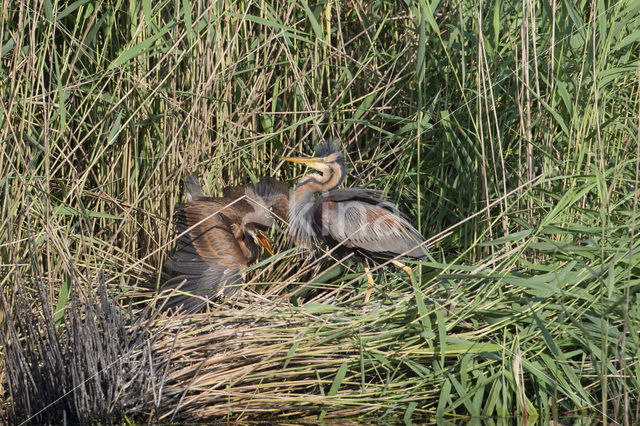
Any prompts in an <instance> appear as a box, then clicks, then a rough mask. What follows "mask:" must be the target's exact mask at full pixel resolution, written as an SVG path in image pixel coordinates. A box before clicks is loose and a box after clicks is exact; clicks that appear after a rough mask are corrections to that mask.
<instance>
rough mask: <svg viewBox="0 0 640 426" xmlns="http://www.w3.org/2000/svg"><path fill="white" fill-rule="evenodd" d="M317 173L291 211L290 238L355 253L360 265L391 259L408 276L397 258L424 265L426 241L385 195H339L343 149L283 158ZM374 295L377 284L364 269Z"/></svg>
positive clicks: (325, 146)
mask: <svg viewBox="0 0 640 426" xmlns="http://www.w3.org/2000/svg"><path fill="white" fill-rule="evenodd" d="M283 160H285V161H293V162H296V163H302V164H305V165H307V166H308V167H311V168H312V169H315V170H318V171H319V172H320V174H309V175H306V176H305V177H303V178H302V180H300V182H299V183H298V185H296V187H295V190H294V192H293V199H292V200H291V202H290V208H289V235H290V236H291V237H292V239H293V241H294V243H295V244H296V245H297V246H300V247H308V248H311V247H313V246H315V245H316V244H317V243H318V242H319V241H320V240H321V241H323V242H324V243H326V244H327V245H328V246H329V247H330V248H334V247H335V248H336V253H337V254H338V255H339V256H344V255H346V254H349V253H353V254H354V255H355V256H354V257H355V259H356V260H360V261H362V260H363V259H364V258H372V259H374V260H385V259H392V263H393V264H394V265H396V266H398V267H400V268H402V269H403V270H405V271H406V272H407V273H408V274H409V278H410V279H411V282H412V283H413V276H412V273H411V269H410V268H409V267H407V266H406V265H404V264H402V263H400V262H398V261H397V260H396V259H397V258H408V259H425V258H426V252H427V251H426V248H424V244H423V243H424V242H425V238H424V237H423V236H422V235H421V234H420V232H418V231H417V230H416V229H415V228H414V227H413V226H412V225H411V224H410V223H409V221H407V219H405V218H404V217H403V216H402V215H401V214H400V213H399V211H398V208H397V206H396V205H395V204H393V203H391V202H388V201H383V200H382V199H381V196H382V191H378V190H372V189H361V188H343V189H335V188H336V187H337V186H338V185H340V184H341V183H342V182H343V181H344V178H345V175H346V168H345V164H344V155H343V153H342V149H341V148H340V147H339V146H338V145H337V144H335V143H333V142H331V141H324V142H322V143H320V144H319V145H318V146H317V147H316V152H315V156H314V157H311V158H283ZM365 272H366V274H367V280H368V282H369V289H368V291H367V294H366V296H365V302H367V301H368V299H369V296H370V292H371V288H372V286H373V284H374V282H373V278H372V277H371V274H370V273H369V270H368V268H365Z"/></svg>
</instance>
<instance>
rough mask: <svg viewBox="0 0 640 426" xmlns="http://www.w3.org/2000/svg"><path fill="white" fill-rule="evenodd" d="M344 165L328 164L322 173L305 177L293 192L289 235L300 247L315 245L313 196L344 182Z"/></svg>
mask: <svg viewBox="0 0 640 426" xmlns="http://www.w3.org/2000/svg"><path fill="white" fill-rule="evenodd" d="M344 175H345V173H344V164H342V165H341V164H339V163H330V164H328V168H327V169H326V170H325V171H324V172H323V173H322V175H319V174H312V175H308V176H305V177H304V178H303V179H302V181H301V182H300V183H298V185H296V188H295V190H294V192H293V197H291V201H290V208H289V234H290V235H291V237H292V238H293V240H294V241H295V243H296V244H297V245H298V246H300V247H307V248H311V247H313V246H314V245H315V244H316V242H317V241H316V240H317V237H316V234H315V232H314V229H313V211H312V209H313V205H314V201H315V197H314V196H315V194H316V193H318V192H322V191H330V190H332V189H333V188H335V187H336V186H338V185H340V184H341V183H342V181H343V180H344Z"/></svg>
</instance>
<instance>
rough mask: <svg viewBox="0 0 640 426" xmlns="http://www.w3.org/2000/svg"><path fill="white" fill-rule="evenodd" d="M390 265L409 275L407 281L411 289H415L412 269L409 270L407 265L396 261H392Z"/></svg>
mask: <svg viewBox="0 0 640 426" xmlns="http://www.w3.org/2000/svg"><path fill="white" fill-rule="evenodd" d="M391 263H392V264H393V265H395V266H396V267H398V268H400V269H402V270H403V271H405V272H406V273H407V275H409V281H411V288H415V282H414V280H413V269H411V268H409V267H408V266H407V265H405V264H404V263H402V262H400V261H398V260H392V261H391Z"/></svg>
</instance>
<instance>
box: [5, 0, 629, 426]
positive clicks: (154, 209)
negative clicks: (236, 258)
mask: <svg viewBox="0 0 640 426" xmlns="http://www.w3.org/2000/svg"><path fill="white" fill-rule="evenodd" d="M1 13H2V18H3V19H2V22H1V23H0V35H1V37H2V39H1V51H0V55H1V56H0V80H1V81H2V83H1V84H0V99H1V100H2V102H1V103H0V104H1V110H0V141H1V142H0V151H1V158H2V160H1V161H0V186H1V189H2V197H1V199H2V202H1V203H0V204H1V206H0V207H1V211H0V256H1V257H2V265H1V266H0V271H1V272H0V280H1V285H2V289H3V291H4V293H5V295H7V297H8V298H9V299H10V298H11V297H12V295H13V294H14V292H15V289H16V286H24V287H25V288H29V289H33V291H35V289H36V288H37V287H38V286H39V285H43V286H45V288H46V291H47V293H48V298H49V303H50V305H51V306H52V307H55V311H56V312H57V314H56V319H57V320H60V319H61V318H62V316H63V314H64V308H65V306H66V304H67V299H68V294H69V284H68V283H69V278H70V277H73V279H74V280H76V281H77V282H79V283H81V284H82V286H84V288H92V286H95V282H96V279H97V277H98V276H99V274H103V275H104V276H105V278H106V280H107V283H108V285H109V290H110V292H111V293H112V294H113V295H114V296H115V297H116V298H117V299H118V300H119V301H120V302H121V303H122V304H123V305H126V304H127V303H130V302H131V303H134V310H139V309H141V308H143V307H144V306H145V305H146V304H148V303H149V300H150V299H151V298H152V297H153V296H154V294H155V290H156V289H157V287H158V286H159V285H160V284H161V282H162V279H161V276H160V272H159V267H160V266H161V264H162V262H163V258H164V256H165V253H166V251H167V250H168V249H170V248H171V247H172V244H173V234H172V228H171V226H170V223H169V221H168V219H167V218H170V217H171V215H172V209H173V205H174V204H175V203H176V202H178V201H179V200H180V195H181V182H182V179H183V177H184V175H185V173H186V172H187V171H188V170H192V171H196V172H197V173H198V175H199V176H200V177H201V179H202V180H203V182H204V186H205V190H206V192H208V193H212V194H216V193H219V190H220V189H221V188H222V187H224V186H226V185H229V184H236V183H243V182H248V181H255V180H256V179H257V178H259V177H260V176H275V177H278V178H281V179H284V180H286V181H288V182H289V183H291V184H293V183H294V182H295V180H296V178H297V176H299V175H300V174H301V173H302V172H303V170H301V169H296V168H294V167H290V166H283V163H282V162H281V161H280V160H279V158H280V157H282V156H286V155H292V154H293V155H299V154H301V153H310V152H311V151H312V149H313V145H314V144H315V143H316V142H317V141H319V140H321V139H322V138H335V139H338V140H340V141H341V143H342V144H343V146H344V148H345V150H346V154H347V162H348V166H349V169H350V170H349V173H350V175H349V177H348V179H347V181H346V185H348V186H361V187H371V188H382V189H384V190H385V191H387V192H388V193H389V197H390V198H391V199H392V200H393V201H395V202H397V203H398V204H399V205H400V207H401V209H402V210H403V211H405V212H406V213H408V214H409V216H411V217H412V218H413V222H414V224H415V225H416V226H417V228H418V229H420V230H421V231H422V233H423V234H424V235H426V236H428V237H429V238H430V244H429V247H430V250H431V256H432V257H431V259H430V261H429V262H426V263H425V264H424V265H422V266H420V267H419V268H416V272H415V276H416V285H415V286H414V287H412V286H411V284H410V283H409V282H408V279H407V276H406V274H404V272H403V271H401V270H395V269H393V268H387V267H384V268H378V269H377V270H376V271H375V277H376V281H377V286H376V288H375V289H374V290H373V297H372V302H370V303H368V304H364V303H363V295H364V292H365V291H366V280H364V278H363V272H362V271H363V270H362V267H361V266H357V265H352V264H346V265H345V266H344V267H343V269H342V270H340V271H339V272H337V273H336V272H335V270H334V273H333V274H329V275H327V274H325V273H326V272H327V271H328V270H329V269H330V268H331V267H332V265H333V264H335V261H331V260H328V259H327V258H328V257H330V256H325V257H324V258H322V257H321V256H316V257H315V258H310V257H309V256H308V254H302V255H301V254H298V253H296V252H294V251H290V250H289V251H287V250H288V246H287V242H286V238H285V237H284V235H283V236H282V237H278V240H279V241H280V251H281V252H282V253H284V254H281V255H280V256H279V257H276V258H275V259H271V260H270V261H267V262H265V265H264V268H263V271H262V272H261V273H259V274H257V275H256V276H255V277H254V278H253V281H254V282H255V283H256V284H255V285H254V286H252V287H250V288H251V291H250V292H245V294H244V295H243V296H241V298H240V300H239V301H236V302H222V303H221V304H220V305H219V306H218V308H217V309H218V312H224V313H225V314H229V315H232V316H235V318H238V317H242V318H249V317H251V318H253V317H254V316H255V317H256V318H267V319H268V320H269V321H273V322H270V323H269V324H267V325H265V326H264V328H260V327H258V328H257V329H256V330H254V332H255V333H258V335H259V334H260V333H263V338H262V339H256V340H255V341H252V342H251V344H252V345H257V346H258V347H259V346H260V345H261V344H264V345H266V343H264V342H268V341H269V339H270V338H274V336H273V334H272V333H274V331H273V330H274V327H275V328H277V329H279V331H278V332H277V334H278V337H277V341H278V342H279V343H278V345H277V348H278V349H277V350H279V351H281V352H282V353H281V354H280V355H281V356H282V358H281V361H282V362H278V363H266V361H265V359H261V358H259V357H258V361H256V365H258V366H263V367H264V369H263V370H261V371H263V372H262V373H261V374H264V375H263V376H259V375H258V373H256V375H255V376H252V375H251V374H249V375H245V376H242V377H241V378H239V379H229V378H228V377H225V376H220V377H222V378H223V379H221V380H224V381H225V382H224V386H225V387H227V388H228V389H231V390H234V391H235V392H237V394H238V395H240V396H238V397H237V398H235V397H234V398H230V399H227V400H225V401H222V402H220V401H217V402H216V404H218V405H216V406H215V407H213V408H212V407H209V408H208V409H204V408H203V406H202V405H198V404H196V403H192V405H189V404H187V403H186V402H184V404H185V407H184V408H183V411H184V412H187V411H189V410H191V411H190V413H191V414H192V415H193V416H195V417H203V416H204V417H207V416H221V415H225V414H226V415H228V416H230V417H231V418H238V416H240V417H242V415H256V416H258V415H283V416H285V415H289V416H293V415H295V416H311V418H318V416H319V417H321V418H324V417H326V416H329V417H330V416H332V415H335V416H343V415H352V416H360V415H366V414H369V415H371V414H375V415H376V416H378V417H379V418H382V419H387V418H388V419H392V418H397V417H398V416H400V417H404V418H405V419H406V420H408V419H411V418H414V419H420V418H422V419H423V418H434V417H436V416H438V417H440V416H445V417H447V418H455V417H456V416H475V417H480V416H485V417H491V418H496V417H509V416H515V415H525V413H526V415H528V416H534V417H535V416H543V417H545V418H550V417H553V418H555V419H558V418H559V417H562V416H566V415H573V414H576V413H580V414H588V415H590V416H597V417H598V418H599V419H602V420H608V421H614V422H621V421H623V420H624V419H627V420H628V419H632V420H633V419H635V421H637V420H638V418H639V415H638V404H637V400H638V399H639V398H640V395H639V393H640V391H639V389H640V383H639V380H640V367H639V364H638V343H639V337H640V335H639V334H638V332H639V328H638V327H639V320H640V304H639V300H638V288H639V287H640V280H639V277H638V271H639V261H640V255H639V253H638V239H637V237H636V234H637V225H638V222H639V221H638V219H637V217H636V216H637V215H636V213H637V198H638V163H639V160H640V156H639V154H638V152H639V150H640V146H639V144H638V140H639V129H638V122H639V120H640V111H639V107H638V105H639V103H640V100H639V91H638V86H639V75H640V71H639V63H638V59H639V57H640V45H639V41H640V1H633V0H623V1H612V2H607V1H603V0H594V1H567V2H559V1H556V0H549V1H546V0H545V1H542V2H533V1H530V0H523V1H521V2H520V1H505V2H501V1H486V2H484V1H467V0H459V1H452V2H449V1H437V0H436V1H416V2H409V1H392V0H380V1H359V0H353V1H333V0H327V1H324V2H318V3H314V2H306V1H304V0H300V1H291V2H278V1H275V2H266V1H233V2H232V1H223V0H220V1H212V2H195V1H190V0H173V1H162V2H151V1H150V0H143V1H133V0H132V1H127V0H113V1H111V0H110V1H91V0H78V1H75V2H56V1H54V0H42V1H40V0H36V1H34V2H11V1H5V2H3V3H2V8H1ZM318 259H319V260H318ZM412 266H415V265H412ZM52 309H54V308H52ZM5 315H10V313H5ZM288 320H291V321H293V322H295V324H296V325H295V327H293V326H291V327H290V329H287V321H288ZM279 321H282V322H279ZM274 324H277V327H276V326H275V325H274ZM237 339H240V340H242V337H241V336H238V337H237ZM261 341H262V343H261ZM269 342H270V344H275V343H274V341H269ZM246 345H247V346H248V345H250V344H249V343H246ZM318 347H325V348H326V349H327V351H326V352H323V353H322V354H318V353H316V352H314V348H318ZM270 348H271V349H269V350H273V348H272V347H270ZM277 350H276V352H277ZM265 351H266V349H265ZM259 352H260V351H258V353H259ZM274 353H275V352H274ZM280 355H279V356H280ZM238 356H241V354H240V353H239V354H238ZM265 356H266V355H265ZM305 366H306V368H305ZM265 372H266V373H265ZM267 373H268V375H267ZM0 377H3V376H1V375H0ZM265 377H273V379H269V380H272V382H271V383H272V384H271V385H270V387H269V389H270V391H269V396H268V397H267V396H266V395H267V391H266V384H265V380H266V379H265ZM175 380H179V378H178V377H177V376H176V378H175ZM218 384H219V383H218ZM211 386H214V387H215V386H216V384H215V383H213V384H211ZM243 386H244V387H243ZM278 386H279V387H278ZM247 389H250V391H247ZM273 389H279V392H280V393H277V392H275V396H274V395H272V394H271V392H274V391H273ZM5 391H6V389H5ZM199 392H200V393H199V394H198V395H199V398H201V401H203V400H204V401H206V400H207V396H208V395H209V394H208V393H207V391H206V390H202V391H199ZM247 394H250V395H251V398H249V399H247V398H244V397H243V395H244V396H246V395H247ZM234 395H235V394H234ZM261 395H264V396H263V399H260V398H261ZM291 395H295V397H293V396H291ZM278 397H280V399H279V398H278ZM289 397H290V398H292V399H287V398H289ZM270 398H271V399H270ZM278 401H280V402H278ZM634 401H636V402H634ZM176 403H177V402H176ZM180 403H183V402H182V401H181V402H180ZM252 404H253V405H252ZM261 404H262V405H261ZM265 406H266V407H267V408H266V409H265V408H264V407H265ZM239 407H242V409H239ZM256 407H257V408H256ZM301 407H302V408H301ZM254 408H255V409H254ZM171 409H173V407H172V408H171ZM198 410H200V411H198ZM216 410H217V411H216ZM239 413H241V414H239ZM161 414H162V413H161Z"/></svg>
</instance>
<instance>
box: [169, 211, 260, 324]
mask: <svg viewBox="0 0 640 426" xmlns="http://www.w3.org/2000/svg"><path fill="white" fill-rule="evenodd" d="M223 207H224V205H221V204H220V203H215V202H210V201H195V202H192V203H189V204H183V205H178V206H177V212H176V225H177V229H178V235H179V237H178V242H177V247H176V251H175V253H174V254H173V255H172V256H171V257H170V258H169V259H168V260H167V262H166V263H165V266H166V268H167V269H168V270H170V271H173V272H175V273H177V274H180V275H178V276H176V277H174V278H171V279H170V280H168V281H167V282H166V283H165V284H164V285H163V287H162V290H163V291H172V292H173V293H172V294H173V295H172V296H171V297H170V299H169V301H168V302H167V304H166V307H167V308H174V307H175V308H179V307H180V306H182V309H184V310H186V311H189V312H191V311H195V310H198V309H199V308H201V307H202V306H204V305H205V303H206V300H207V299H215V298H217V297H219V296H221V295H224V296H225V297H229V296H231V295H233V294H234V293H235V292H236V290H237V289H238V288H239V285H240V284H241V283H242V277H241V275H240V272H241V271H242V270H244V269H245V268H246V266H247V265H246V258H245V256H244V255H243V253H242V250H241V249H240V246H239V245H238V242H237V240H236V239H235V237H234V235H233V232H232V231H231V226H230V225H231V223H230V220H229V219H228V217H227V216H225V215H224V214H222V213H220V210H222V208H223ZM168 294H169V293H167V295H168Z"/></svg>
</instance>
